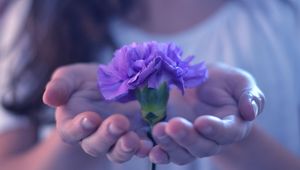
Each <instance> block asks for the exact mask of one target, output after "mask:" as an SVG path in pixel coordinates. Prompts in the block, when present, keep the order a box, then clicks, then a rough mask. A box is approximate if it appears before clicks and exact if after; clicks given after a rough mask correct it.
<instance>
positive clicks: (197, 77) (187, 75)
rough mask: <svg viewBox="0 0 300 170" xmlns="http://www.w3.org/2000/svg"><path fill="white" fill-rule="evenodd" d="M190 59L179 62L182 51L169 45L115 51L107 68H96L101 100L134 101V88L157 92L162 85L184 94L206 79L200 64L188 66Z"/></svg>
mask: <svg viewBox="0 0 300 170" xmlns="http://www.w3.org/2000/svg"><path fill="white" fill-rule="evenodd" d="M193 58H194V57H193V56H189V57H187V58H186V59H185V60H182V50H181V49H180V48H179V47H178V46H176V45H175V44H173V43H158V42H145V43H142V44H137V43H132V44H130V45H125V46H123V47H122V48H120V49H118V50H117V51H116V52H115V53H114V57H113V59H112V61H111V62H110V63H109V64H108V65H100V67H99V70H98V85H99V88H100V91H101V93H102V95H103V96H104V98H105V99H107V100H118V101H124V102H126V101H130V100H133V99H135V96H134V91H135V90H136V89H137V88H142V87H148V88H155V89H157V88H158V87H159V86H160V85H161V84H162V83H164V82H165V83H167V85H168V87H170V86H171V85H175V86H177V87H178V88H179V89H180V90H181V91H182V93H184V89H185V88H191V87H195V86H198V85H200V84H201V83H202V82H203V81H205V79H206V78H207V69H206V67H205V64H204V62H201V63H199V64H196V65H191V64H190V63H191V61H192V60H193Z"/></svg>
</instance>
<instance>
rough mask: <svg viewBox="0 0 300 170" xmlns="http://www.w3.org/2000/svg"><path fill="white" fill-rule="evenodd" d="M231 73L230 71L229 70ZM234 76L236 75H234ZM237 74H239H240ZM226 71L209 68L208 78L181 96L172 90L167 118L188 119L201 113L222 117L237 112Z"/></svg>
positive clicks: (218, 68)
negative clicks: (178, 117)
mask: <svg viewBox="0 0 300 170" xmlns="http://www.w3.org/2000/svg"><path fill="white" fill-rule="evenodd" d="M230 74H232V72H230ZM235 76H236V75H235ZM238 76H241V75H240V74H239V75H238ZM228 80H231V79H229V77H228V72H223V69H220V67H217V69H210V74H209V78H208V79H207V81H206V82H205V83H203V84H202V85H200V87H198V88H197V89H189V90H186V94H185V95H184V96H183V95H181V93H180V92H179V91H178V90H173V91H172V93H171V98H170V102H169V105H170V106H169V107H168V110H169V112H170V113H169V115H168V117H169V118H172V117H176V116H180V117H184V118H186V119H188V120H189V121H192V122H193V120H195V119H196V118H197V117H198V116H201V115H214V116H217V117H219V118H224V117H226V116H228V115H231V114H237V113H238V103H237V100H238V99H236V98H235V97H234V96H233V90H232V87H230V86H231V85H232V84H234V83H232V84H231V83H230V81H228Z"/></svg>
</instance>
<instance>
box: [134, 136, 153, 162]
mask: <svg viewBox="0 0 300 170" xmlns="http://www.w3.org/2000/svg"><path fill="white" fill-rule="evenodd" d="M140 143H141V147H140V148H139V149H138V151H137V152H136V156H138V157H140V158H144V157H146V156H148V154H149V153H150V151H151V149H152V148H153V143H152V142H151V141H149V140H141V141H140Z"/></svg>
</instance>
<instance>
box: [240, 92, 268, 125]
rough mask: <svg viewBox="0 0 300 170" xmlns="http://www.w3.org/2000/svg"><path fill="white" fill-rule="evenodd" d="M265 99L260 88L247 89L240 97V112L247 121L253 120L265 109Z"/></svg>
mask: <svg viewBox="0 0 300 170" xmlns="http://www.w3.org/2000/svg"><path fill="white" fill-rule="evenodd" d="M264 103H265V97H264V95H263V93H262V92H261V91H260V90H259V89H258V88H251V89H245V90H244V91H243V92H242V94H241V95H240V99H239V110H240V113H241V114H242V116H243V118H244V119H245V120H249V121H250V120H253V119H254V118H255V117H257V116H258V115H259V114H260V113H261V112H262V111H263V108H264Z"/></svg>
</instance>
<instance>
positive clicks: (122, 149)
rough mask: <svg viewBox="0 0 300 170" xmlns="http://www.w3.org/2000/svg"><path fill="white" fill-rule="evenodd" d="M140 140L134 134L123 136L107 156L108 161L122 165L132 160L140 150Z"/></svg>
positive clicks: (129, 133)
mask: <svg viewBox="0 0 300 170" xmlns="http://www.w3.org/2000/svg"><path fill="white" fill-rule="evenodd" d="M140 146H141V143H140V139H139V137H138V136H137V134H136V133H134V132H128V133H126V134H124V135H123V136H122V137H121V138H120V139H119V140H118V141H117V143H116V144H115V146H114V147H113V148H112V149H111V151H110V152H109V153H108V154H107V157H108V159H109V160H111V161H113V162H117V163H123V162H126V161H128V160H130V159H131V158H132V156H134V155H135V153H136V152H137V151H138V149H139V148H140Z"/></svg>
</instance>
